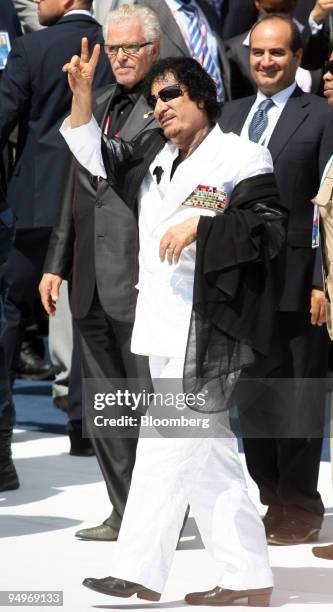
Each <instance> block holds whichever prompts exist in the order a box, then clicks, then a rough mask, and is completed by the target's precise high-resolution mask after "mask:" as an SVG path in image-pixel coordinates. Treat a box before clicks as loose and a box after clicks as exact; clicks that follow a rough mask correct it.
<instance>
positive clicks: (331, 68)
mask: <svg viewBox="0 0 333 612" xmlns="http://www.w3.org/2000/svg"><path fill="white" fill-rule="evenodd" d="M325 72H330V73H331V75H332V76H333V60H327V62H325V67H324V73H325Z"/></svg>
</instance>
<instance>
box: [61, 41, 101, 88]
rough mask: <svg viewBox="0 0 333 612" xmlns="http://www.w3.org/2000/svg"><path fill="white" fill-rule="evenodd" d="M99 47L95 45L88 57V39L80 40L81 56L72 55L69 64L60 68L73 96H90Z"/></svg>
mask: <svg viewBox="0 0 333 612" xmlns="http://www.w3.org/2000/svg"><path fill="white" fill-rule="evenodd" d="M100 50H101V46H100V45H95V46H94V50H93V52H92V55H91V57H90V53H89V46H88V38H82V41H81V56H79V55H73V57H72V59H71V61H70V62H68V63H67V64H65V65H64V66H63V68H62V70H63V72H67V74H68V83H69V86H70V88H71V90H72V92H73V95H79V94H80V95H86V94H90V93H91V90H92V84H93V80H94V76H95V72H96V67H97V64H98V60H99V55H100Z"/></svg>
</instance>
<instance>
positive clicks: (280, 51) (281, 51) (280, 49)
mask: <svg viewBox="0 0 333 612" xmlns="http://www.w3.org/2000/svg"><path fill="white" fill-rule="evenodd" d="M253 51H265V49H263V48H262V47H251V53H252V52H253ZM268 51H270V53H274V52H275V53H276V52H279V53H285V49H283V47H273V49H268Z"/></svg>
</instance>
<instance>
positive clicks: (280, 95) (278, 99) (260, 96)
mask: <svg viewBox="0 0 333 612" xmlns="http://www.w3.org/2000/svg"><path fill="white" fill-rule="evenodd" d="M296 87H297V83H296V81H294V82H293V83H292V84H291V85H289V87H286V88H285V89H281V91H278V92H277V93H276V94H274V96H272V100H273V102H274V104H275V105H276V106H278V107H282V108H283V107H284V106H285V104H286V103H287V102H288V100H289V98H290V96H291V94H292V93H293V92H294V91H295V89H296ZM266 98H267V96H265V94H264V93H262V91H260V89H258V93H257V99H256V105H259V104H260V102H262V101H263V100H266Z"/></svg>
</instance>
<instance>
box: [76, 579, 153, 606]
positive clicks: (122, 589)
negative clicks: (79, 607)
mask: <svg viewBox="0 0 333 612" xmlns="http://www.w3.org/2000/svg"><path fill="white" fill-rule="evenodd" d="M82 584H83V586H86V587H87V588H88V589H92V590H93V591H97V593H104V595H112V596H113V597H132V595H136V596H137V597H138V598H139V599H146V600H147V601H159V600H160V599H161V593H157V592H156V591H151V590H150V589H146V588H145V587H144V586H142V584H136V583H135V582H129V581H128V580H121V579H120V578H113V577H112V576H107V577H106V578H86V579H85V580H84V581H83V582H82Z"/></svg>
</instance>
